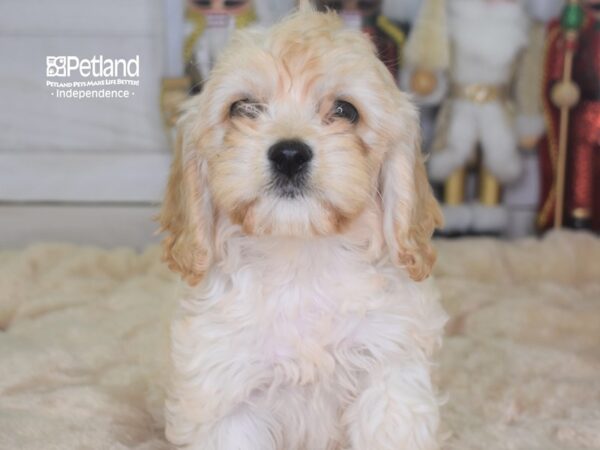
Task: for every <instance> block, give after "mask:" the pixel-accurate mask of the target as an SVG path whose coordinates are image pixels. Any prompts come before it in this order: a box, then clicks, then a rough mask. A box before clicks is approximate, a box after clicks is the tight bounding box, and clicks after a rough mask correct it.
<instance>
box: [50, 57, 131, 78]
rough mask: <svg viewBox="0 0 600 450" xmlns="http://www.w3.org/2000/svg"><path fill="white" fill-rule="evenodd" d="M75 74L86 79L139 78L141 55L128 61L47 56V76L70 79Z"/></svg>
mask: <svg viewBox="0 0 600 450" xmlns="http://www.w3.org/2000/svg"><path fill="white" fill-rule="evenodd" d="M74 73H77V74H78V75H80V76H82V77H84V78H87V77H90V76H92V77H95V78H98V77H104V78H117V77H126V78H137V77H139V76H140V55H136V56H135V58H131V59H128V60H125V59H112V58H104V56H102V55H100V56H96V55H94V56H93V57H92V58H91V59H86V58H79V57H78V56H46V76H48V77H70V76H71V75H73V74H74Z"/></svg>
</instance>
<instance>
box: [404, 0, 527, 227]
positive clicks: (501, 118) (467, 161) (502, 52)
mask: <svg viewBox="0 0 600 450" xmlns="http://www.w3.org/2000/svg"><path fill="white" fill-rule="evenodd" d="M419 22H420V23H421V26H419V25H415V27H414V29H413V31H412V32H411V36H410V37H409V42H408V44H407V49H406V57H407V58H408V59H409V60H411V61H412V63H411V64H412V65H413V66H414V67H413V75H412V80H411V82H410V86H413V89H411V90H413V91H414V92H415V93H416V94H417V95H421V94H420V91H422V92H425V93H428V92H430V91H432V90H433V88H434V87H435V86H438V89H439V86H446V87H447V96H446V98H445V99H444V102H443V104H442V107H441V110H440V112H439V114H438V117H437V125H436V136H435V139H434V142H433V144H432V149H431V156H430V159H429V164H428V169H429V176H430V179H431V180H432V181H433V182H437V183H440V184H442V185H443V190H444V193H443V202H442V203H443V210H444V218H445V229H444V231H445V232H446V233H448V234H455V233H456V234H463V233H476V234H501V233H503V232H504V230H505V228H506V226H507V223H508V213H507V211H506V208H504V207H503V205H502V204H501V193H502V187H503V185H506V184H507V183H510V182H512V181H514V180H515V179H516V178H517V177H518V176H519V174H520V171H521V167H522V158H521V155H520V154H519V145H518V140H519V136H518V135H517V132H518V130H517V128H516V126H515V120H514V116H513V114H512V108H511V107H510V103H511V100H513V99H514V98H513V97H512V94H513V91H512V89H511V87H512V85H513V83H514V79H515V77H516V73H515V66H517V65H518V62H519V58H520V55H521V54H522V51H523V50H524V49H525V47H526V45H527V35H528V31H529V21H528V18H527V14H526V12H525V9H524V6H523V4H522V2H521V1H519V0H503V1H498V0H448V1H445V0H425V4H424V7H423V13H422V14H421V17H420V18H419V19H418V23H419ZM432 80H433V81H432ZM429 85H431V87H430V86H429ZM428 95H431V94H428ZM477 149H479V150H480V152H479V155H480V157H479V164H478V165H477V181H478V183H477V184H478V186H477V189H476V191H477V192H476V196H475V198H473V199H470V198H469V196H468V194H469V191H468V189H467V186H468V183H466V181H467V175H468V173H469V169H470V167H471V166H472V163H473V161H474V159H476V156H477Z"/></svg>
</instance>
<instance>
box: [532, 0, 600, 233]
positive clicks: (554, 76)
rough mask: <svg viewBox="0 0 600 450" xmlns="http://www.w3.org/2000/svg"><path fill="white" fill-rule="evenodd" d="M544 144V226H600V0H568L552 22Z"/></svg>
mask: <svg viewBox="0 0 600 450" xmlns="http://www.w3.org/2000/svg"><path fill="white" fill-rule="evenodd" d="M546 48H547V52H546V56H545V64H544V78H543V93H544V99H543V100H544V107H545V119H546V136H545V138H544V139H543V141H542V145H541V148H540V167H541V179H542V198H541V203H540V212H539V216H538V224H539V226H540V228H541V229H546V228H549V227H550V226H552V225H553V224H554V225H555V226H561V225H562V224H563V221H564V223H565V225H567V226H569V227H573V228H584V229H593V230H596V231H598V230H600V0H582V1H581V2H579V1H574V0H570V1H569V3H568V4H567V6H566V7H565V9H564V12H563V15H562V17H561V19H560V21H557V22H554V23H552V24H551V25H550V27H549V31H548V39H547V45H546Z"/></svg>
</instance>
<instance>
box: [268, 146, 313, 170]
mask: <svg viewBox="0 0 600 450" xmlns="http://www.w3.org/2000/svg"><path fill="white" fill-rule="evenodd" d="M268 156H269V160H270V161H271V165H272V166H273V168H274V169H275V171H276V172H278V173H280V174H282V175H285V176H287V177H289V178H293V177H294V176H296V175H298V174H300V173H302V172H304V171H306V168H307V166H308V162H309V161H310V160H311V159H312V157H313V152H312V150H311V149H310V147H309V146H308V145H306V144H305V143H304V142H302V141H299V140H297V139H292V140H285V141H279V142H277V143H275V144H273V145H272V146H271V148H270V149H269V153H268Z"/></svg>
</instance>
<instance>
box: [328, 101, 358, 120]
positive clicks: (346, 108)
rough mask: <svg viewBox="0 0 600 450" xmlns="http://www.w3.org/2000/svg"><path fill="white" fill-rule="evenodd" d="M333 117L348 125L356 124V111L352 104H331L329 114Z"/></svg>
mask: <svg viewBox="0 0 600 450" xmlns="http://www.w3.org/2000/svg"><path fill="white" fill-rule="evenodd" d="M331 115H332V116H333V117H339V118H340V119H345V120H347V121H348V122H350V123H356V122H358V118H359V116H358V111H357V109H356V108H355V107H354V105H353V104H352V103H349V102H347V101H344V100H336V102H335V103H334V104H333V111H332V114H331Z"/></svg>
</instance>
